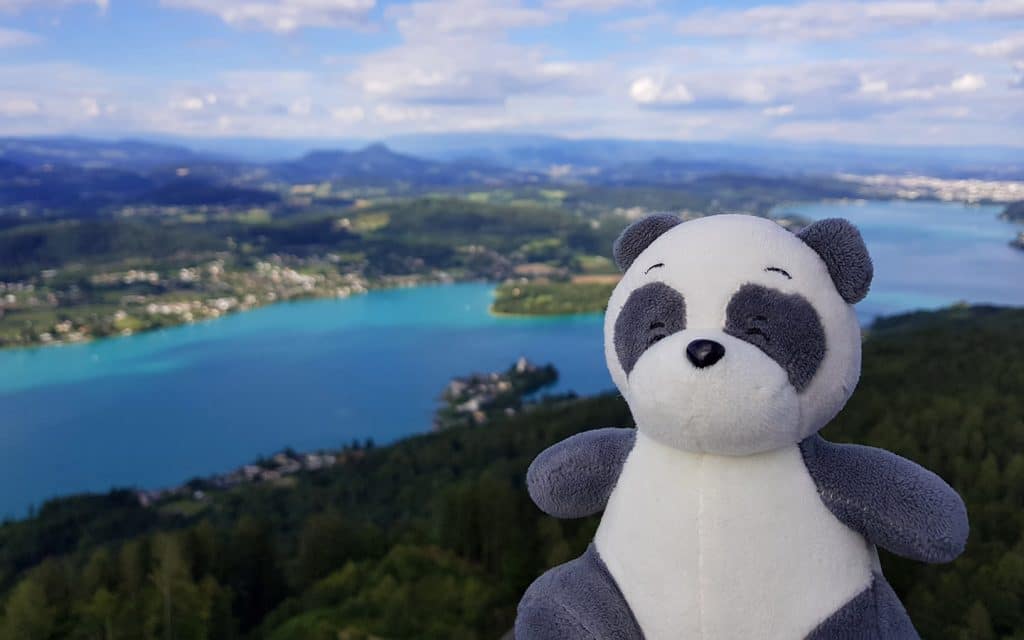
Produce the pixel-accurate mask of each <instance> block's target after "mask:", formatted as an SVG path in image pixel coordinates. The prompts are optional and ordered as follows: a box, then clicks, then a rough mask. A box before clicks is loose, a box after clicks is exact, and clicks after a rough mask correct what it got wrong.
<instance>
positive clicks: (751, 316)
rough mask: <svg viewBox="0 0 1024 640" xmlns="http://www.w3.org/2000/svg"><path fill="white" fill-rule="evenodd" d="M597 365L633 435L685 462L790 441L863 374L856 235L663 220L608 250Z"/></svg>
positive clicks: (860, 256) (862, 272) (862, 259)
mask: <svg viewBox="0 0 1024 640" xmlns="http://www.w3.org/2000/svg"><path fill="white" fill-rule="evenodd" d="M615 261H616V262H617V263H618V265H619V268H621V269H622V270H623V271H624V272H625V273H624V275H623V277H622V280H621V282H619V284H618V286H616V287H615V290H614V292H613V293H612V296H611V299H610V300H609V302H608V311H607V313H606V316H605V357H606V359H607V362H608V368H609V370H610V371H611V374H612V379H613V380H614V381H615V384H616V386H618V388H619V391H621V392H622V395H623V396H624V397H625V399H626V401H627V402H628V403H629V406H630V409H631V410H632V412H633V417H634V419H635V420H636V423H637V427H638V428H639V429H640V430H641V431H642V432H644V433H645V434H647V435H649V436H650V437H652V438H654V439H656V440H658V441H659V442H662V443H663V444H666V445H669V446H672V447H675V448H678V449H683V450H686V451H692V452H702V453H715V454H722V455H748V454H752V453H758V452H763V451H769V450H772V449H776V448H779V447H782V446H786V445H791V444H795V443H797V442H799V441H801V440H803V439H804V438H806V437H807V436H809V435H811V434H813V433H815V432H816V431H818V430H819V429H821V428H822V427H823V426H824V425H825V424H826V423H827V422H828V421H829V420H831V419H832V418H833V417H835V415H836V413H838V412H839V410H840V409H841V408H842V407H843V405H844V404H845V403H846V401H847V399H849V397H850V395H851V394H852V393H853V389H854V387H855V386H856V384H857V380H858V378H859V376H860V343H861V338H860V327H859V325H858V323H857V318H856V315H855V314H854V311H853V306H852V305H853V303H855V302H858V301H859V300H861V299H862V298H863V297H864V296H865V295H867V290H868V287H869V286H870V284H871V276H872V269H871V259H870V258H869V256H868V253H867V249H866V248H865V246H864V242H863V240H862V239H861V236H860V233H859V232H858V231H857V229H856V228H855V227H853V226H852V225H851V224H850V223H848V222H847V221H845V220H839V219H830V220H821V221H819V222H816V223H814V224H812V225H811V226H809V227H807V228H806V229H804V230H803V231H802V232H801V233H800V234H799V235H794V234H792V233H790V232H789V231H787V230H785V229H783V228H782V227H780V226H779V225H777V224H776V223H774V222H772V221H770V220H766V219H764V218H758V217H754V216H744V215H718V216H710V217H706V218H699V219H696V220H692V221H690V222H685V223H683V222H681V221H680V220H679V219H678V218H676V217H675V216H671V215H667V214H658V215H653V216H649V217H647V218H644V219H642V220H640V221H638V222H636V223H634V224H633V225H631V226H630V227H629V228H627V229H626V230H625V231H624V232H623V233H622V235H621V236H620V237H619V239H618V240H617V241H616V243H615Z"/></svg>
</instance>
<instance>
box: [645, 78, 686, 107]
mask: <svg viewBox="0 0 1024 640" xmlns="http://www.w3.org/2000/svg"><path fill="white" fill-rule="evenodd" d="M629 97H630V98H632V99H633V101H634V102H636V103H637V104H639V105H643V106H666V107H667V106H679V105H684V104H690V103H691V102H693V101H694V97H693V94H692V93H690V89H689V88H687V86H686V85H685V84H683V83H682V82H679V81H667V80H664V79H658V78H653V77H651V76H643V77H641V78H637V79H636V80H634V81H633V83H632V84H631V85H629Z"/></svg>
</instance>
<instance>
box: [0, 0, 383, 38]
mask: <svg viewBox="0 0 1024 640" xmlns="http://www.w3.org/2000/svg"><path fill="white" fill-rule="evenodd" d="M2 1H3V0H0V2H2ZM160 3H161V4H162V5H163V6H165V7H173V8H177V9H191V10H194V11H200V12H203V13H208V14H211V15H215V16H217V17H218V18H220V19H221V20H223V21H224V22H225V23H226V24H228V25H230V26H232V27H239V28H248V29H263V30H267V31H275V32H278V33H290V32H292V31H295V30H297V29H301V28H303V27H335V28H337V27H354V26H358V25H361V24H364V23H365V22H366V19H367V17H368V15H369V13H370V11H372V10H373V8H374V7H375V6H376V1H375V0H160Z"/></svg>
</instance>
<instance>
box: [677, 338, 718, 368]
mask: <svg viewBox="0 0 1024 640" xmlns="http://www.w3.org/2000/svg"><path fill="white" fill-rule="evenodd" d="M724 355H725V347H723V346H722V345H721V344H719V343H717V342H715V341H714V340H694V341H693V342H691V343H690V344H688V345H686V357H687V358H689V359H690V362H692V363H693V366H695V367H697V368H698V369H703V368H704V367H710V366H711V365H713V364H715V363H716V362H718V361H719V360H721V359H722V356H724Z"/></svg>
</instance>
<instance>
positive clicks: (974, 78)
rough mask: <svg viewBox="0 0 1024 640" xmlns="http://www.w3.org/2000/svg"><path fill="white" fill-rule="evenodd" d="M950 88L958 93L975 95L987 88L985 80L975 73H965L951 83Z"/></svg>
mask: <svg viewBox="0 0 1024 640" xmlns="http://www.w3.org/2000/svg"><path fill="white" fill-rule="evenodd" d="M949 88H950V89H952V90H953V91H956V92H957V93H974V92H975V91H979V90H981V89H984V88H985V78H984V76H979V75H975V74H973V73H965V74H964V75H962V76H960V77H958V78H956V79H954V80H953V81H952V82H950V83H949Z"/></svg>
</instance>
